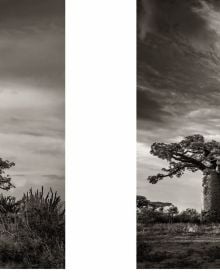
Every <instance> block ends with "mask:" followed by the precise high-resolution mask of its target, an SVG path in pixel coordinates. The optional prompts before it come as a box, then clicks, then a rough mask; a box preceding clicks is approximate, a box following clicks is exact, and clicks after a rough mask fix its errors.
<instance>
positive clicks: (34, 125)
mask: <svg viewBox="0 0 220 280" xmlns="http://www.w3.org/2000/svg"><path fill="white" fill-rule="evenodd" d="M0 38H1V39H0V40H1V42H0V127H1V128H0V269H64V268H65V145H64V144H65V0H0Z"/></svg>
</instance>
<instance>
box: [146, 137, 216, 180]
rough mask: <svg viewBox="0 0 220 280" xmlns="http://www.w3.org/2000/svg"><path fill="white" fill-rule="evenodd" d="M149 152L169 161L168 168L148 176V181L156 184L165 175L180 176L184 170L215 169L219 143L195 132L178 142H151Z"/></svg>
mask: <svg viewBox="0 0 220 280" xmlns="http://www.w3.org/2000/svg"><path fill="white" fill-rule="evenodd" d="M150 153H151V154H152V155H154V156H157V157H158V158H160V159H163V160H167V161H168V163H169V167H168V168H163V169H162V171H164V172H165V173H158V174H157V175H155V176H149V177H148V180H149V182H150V183H152V184H156V183H157V182H158V181H159V180H161V179H163V178H165V177H170V178H172V177H173V176H176V177H181V176H182V175H183V173H184V172H185V171H191V172H196V171H198V170H201V171H203V172H204V171H205V170H207V169H208V170H209V169H213V170H216V168H217V158H218V156H219V155H220V143H219V142H216V141H214V140H212V141H208V142H205V139H204V137H203V136H202V135H199V134H196V135H192V136H187V137H185V138H184V139H183V140H182V141H180V142H178V143H170V144H165V143H153V144H152V146H151V151H150Z"/></svg>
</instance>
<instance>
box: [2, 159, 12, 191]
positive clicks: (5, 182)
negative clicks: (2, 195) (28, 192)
mask: <svg viewBox="0 0 220 280" xmlns="http://www.w3.org/2000/svg"><path fill="white" fill-rule="evenodd" d="M12 166H15V163H14V162H10V161H8V160H2V159H1V158H0V189H2V190H6V191H8V190H10V189H11V188H14V187H15V186H14V185H13V184H12V182H11V177H10V176H9V175H5V169H9V168H11V167H12Z"/></svg>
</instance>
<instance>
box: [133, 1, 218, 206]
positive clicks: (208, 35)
mask: <svg viewBox="0 0 220 280" xmlns="http://www.w3.org/2000/svg"><path fill="white" fill-rule="evenodd" d="M137 11H138V17H137V21H138V36H137V118H138V120H137V193H138V194H141V195H145V196H147V197H148V198H149V199H151V200H154V201H155V200H159V201H170V202H172V203H174V204H175V205H177V206H178V207H179V208H180V209H183V208H188V207H193V208H196V209H198V210H200V209H201V207H202V187H201V180H202V173H201V172H199V171H198V173H196V174H195V173H194V174H190V173H187V174H185V175H183V176H182V177H181V178H180V179H178V178H175V179H174V178H173V179H169V178H166V179H164V180H162V181H159V182H158V183H157V184H156V185H151V184H150V183H148V182H147V177H148V176H149V175H156V173H158V172H159V171H160V169H161V167H165V166H166V162H163V161H162V160H160V159H157V158H155V157H153V156H151V155H150V154H149V150H150V145H151V144H152V143H153V142H166V143H169V142H175V141H178V140H180V139H182V137H184V136H188V135H192V134H196V133H199V134H202V135H204V136H205V137H206V139H209V140H210V139H214V140H219V141H220V133H219V131H220V110H219V106H220V1H217V0H216V1H215V0H213V1H211V0H210V1H208V0H206V1H198V0H186V1H181V0H138V9H137Z"/></svg>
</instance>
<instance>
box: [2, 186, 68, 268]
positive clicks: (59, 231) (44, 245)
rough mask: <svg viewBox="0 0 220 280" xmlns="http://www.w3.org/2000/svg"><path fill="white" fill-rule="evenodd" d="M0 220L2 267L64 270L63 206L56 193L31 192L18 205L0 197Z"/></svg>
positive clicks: (14, 201)
mask: <svg viewBox="0 0 220 280" xmlns="http://www.w3.org/2000/svg"><path fill="white" fill-rule="evenodd" d="M6 209H7V210H6ZM0 218H1V219H0V224H1V226H2V231H0V233H1V238H0V251H1V256H0V260H1V262H2V263H5V265H6V266H7V264H9V263H11V265H10V268H13V267H15V268H16V267H21V268H64V266H65V215H64V205H63V203H62V202H61V198H60V196H58V195H57V193H56V192H55V193H54V192H53V191H52V190H50V191H49V192H48V193H47V194H46V195H44V189H43V187H42V189H41V191H38V190H37V191H36V192H35V193H33V191H32V190H30V191H29V192H28V193H27V194H24V196H23V198H22V199H21V200H20V201H18V202H16V200H15V198H12V197H4V196H3V195H2V196H1V197H0Z"/></svg>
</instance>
